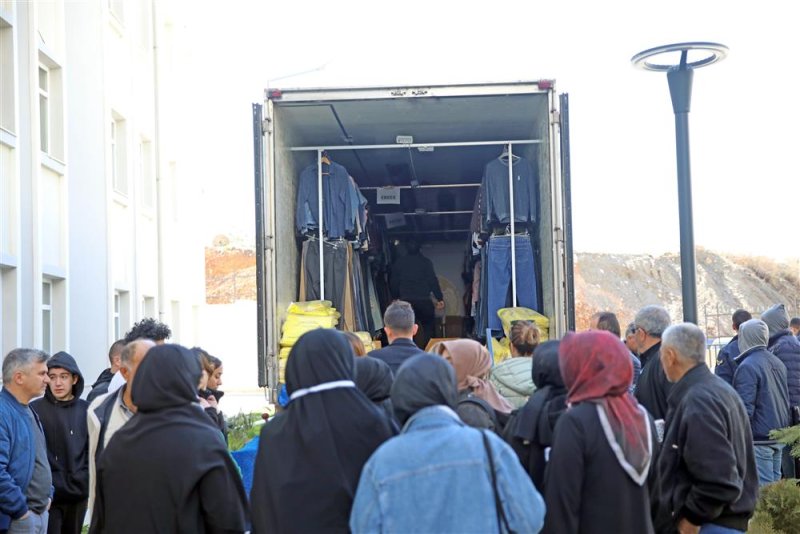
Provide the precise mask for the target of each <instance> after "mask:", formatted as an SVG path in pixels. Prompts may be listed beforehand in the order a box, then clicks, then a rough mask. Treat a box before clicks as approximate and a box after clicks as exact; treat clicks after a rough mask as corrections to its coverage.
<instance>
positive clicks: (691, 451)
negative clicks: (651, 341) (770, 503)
mask: <svg viewBox="0 0 800 534" xmlns="http://www.w3.org/2000/svg"><path fill="white" fill-rule="evenodd" d="M662 340H663V341H662V344H661V354H660V358H661V361H660V363H661V366H662V370H663V371H664V374H665V376H666V377H667V379H668V380H669V381H670V382H671V383H673V387H672V391H671V392H670V394H669V398H668V404H669V411H668V415H667V420H666V428H665V431H664V442H663V443H662V447H661V454H660V455H659V458H658V463H657V466H656V471H657V475H658V476H657V480H658V482H657V487H656V488H655V489H656V491H655V492H654V495H653V499H654V500H655V510H656V513H655V520H654V526H655V530H656V532H675V531H676V530H677V532H679V533H681V534H689V533H691V534H696V533H697V532H700V529H701V528H702V529H703V532H709V533H713V532H718V533H732V532H742V533H744V532H745V531H746V530H747V523H748V521H749V519H750V517H752V515H753V512H754V511H755V506H756V499H757V496H758V476H757V474H756V463H755V458H754V456H753V446H752V439H753V438H752V434H751V432H750V424H749V421H748V418H747V411H746V410H745V407H744V404H743V403H742V400H741V399H740V398H739V396H738V395H737V394H736V392H735V391H734V390H733V388H731V386H729V385H728V384H726V383H725V381H723V380H720V379H719V378H718V377H716V376H714V374H712V373H711V371H710V370H709V368H708V367H707V366H706V364H705V355H706V336H705V335H704V334H703V331H702V330H700V329H699V328H698V327H697V326H695V325H693V324H691V323H681V324H677V325H674V326H670V327H669V328H667V329H666V331H665V332H664V333H663V335H662Z"/></svg>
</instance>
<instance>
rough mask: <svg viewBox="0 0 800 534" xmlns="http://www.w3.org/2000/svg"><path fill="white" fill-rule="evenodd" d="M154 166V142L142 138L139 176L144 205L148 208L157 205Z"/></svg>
mask: <svg viewBox="0 0 800 534" xmlns="http://www.w3.org/2000/svg"><path fill="white" fill-rule="evenodd" d="M153 167H154V165H153V143H151V142H150V141H149V140H147V139H142V141H141V143H139V177H140V179H141V199H142V205H143V206H144V207H145V208H148V209H153V207H154V206H155V191H156V183H155V173H154V172H153Z"/></svg>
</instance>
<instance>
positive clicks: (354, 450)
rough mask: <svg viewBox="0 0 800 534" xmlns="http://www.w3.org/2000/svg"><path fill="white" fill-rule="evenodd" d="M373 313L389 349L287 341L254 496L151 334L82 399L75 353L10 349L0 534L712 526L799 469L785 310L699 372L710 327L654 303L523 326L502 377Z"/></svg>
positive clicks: (197, 361)
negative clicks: (782, 438)
mask: <svg viewBox="0 0 800 534" xmlns="http://www.w3.org/2000/svg"><path fill="white" fill-rule="evenodd" d="M384 323H385V331H386V334H387V337H388V339H389V341H390V343H389V344H388V345H387V346H385V347H383V348H381V349H378V350H374V351H372V352H369V353H367V352H366V350H365V348H364V345H363V344H362V342H361V340H360V338H358V337H357V336H354V335H348V334H346V333H341V332H338V331H336V330H332V329H317V330H312V331H310V332H308V333H306V334H304V335H303V336H301V337H300V338H299V339H298V341H297V343H296V344H295V345H294V346H293V348H292V350H291V354H290V356H289V359H288V364H287V367H286V374H285V376H286V384H285V386H286V389H285V393H284V394H285V397H286V398H285V401H284V402H283V403H282V404H283V406H282V409H281V410H280V412H279V413H278V414H277V415H276V416H275V417H273V418H272V419H270V420H269V421H268V422H267V423H266V424H265V425H264V427H263V429H262V431H261V436H260V440H259V448H258V453H257V457H256V462H255V468H254V476H253V484H252V489H251V491H250V494H249V495H248V494H247V493H246V491H245V489H244V485H243V482H242V477H241V475H240V473H239V470H238V467H237V466H236V464H235V462H234V461H233V460H232V458H231V456H230V454H229V453H228V451H227V447H226V439H227V437H226V436H227V435H226V431H227V429H226V426H225V418H224V416H223V415H222V413H221V412H220V410H219V399H220V396H221V392H220V391H219V386H220V385H221V375H222V362H221V361H220V360H219V359H217V358H215V357H214V356H212V355H210V354H208V352H206V351H204V350H202V349H200V348H198V347H195V348H192V349H188V348H185V347H182V346H180V345H176V344H168V343H165V341H166V340H167V339H168V338H169V337H170V332H169V329H168V328H167V327H166V326H165V325H163V324H161V323H159V322H157V321H154V320H152V319H148V320H145V321H142V322H141V323H138V324H137V325H135V326H134V328H133V329H132V331H131V332H129V333H128V334H127V335H126V337H125V339H123V340H120V341H119V342H117V343H114V344H113V345H112V347H111V349H110V351H109V364H110V367H109V368H108V369H107V370H106V371H104V372H103V373H102V374H101V376H100V377H99V378H98V379H97V381H95V383H94V385H93V386H92V391H91V392H90V393H89V396H88V399H89V400H82V399H81V396H82V394H83V389H84V377H83V375H82V374H81V371H80V369H79V367H78V365H77V363H76V361H75V359H74V358H73V357H72V356H70V355H69V354H67V353H65V352H59V353H57V354H55V355H53V356H52V357H48V355H47V354H45V353H43V352H42V351H38V350H34V349H15V350H13V351H11V352H10V353H9V354H7V355H6V357H5V359H4V360H3V389H2V391H0V531H6V532H12V533H19V532H25V533H29V532H36V533H44V532H65V533H72V532H80V529H81V526H82V525H83V523H84V522H85V520H84V518H85V517H86V516H87V509H88V510H89V513H88V516H89V517H90V518H91V520H90V532H94V533H106V532H108V533H127V532H131V533H133V532H136V533H140V532H187V533H195V532H248V531H251V532H254V533H267V532H280V533H284V532H287V533H292V532H297V533H305V532H354V533H360V532H364V533H372V532H459V533H460V532H498V533H499V532H520V533H522V532H526V533H527V532H540V531H541V532H545V533H594V532H597V533H608V532H619V533H648V532H658V533H674V532H678V533H681V534H687V533H696V532H703V533H706V534H715V533H723V534H725V533H736V532H745V531H746V530H747V527H748V522H749V520H750V518H751V517H752V515H753V513H754V510H755V505H756V501H757V498H758V492H759V487H760V486H763V485H766V484H769V483H772V482H775V481H776V480H778V479H780V478H781V477H787V478H788V477H792V476H794V473H795V472H794V468H795V465H794V462H793V460H792V458H791V457H790V455H789V454H788V450H787V448H786V447H784V446H783V445H782V444H780V443H778V442H777V441H775V440H774V439H773V438H772V431H773V430H776V429H780V428H784V427H786V426H789V425H790V424H796V423H798V422H800V421H798V415H797V412H798V411H800V408H798V405H800V338H798V336H800V319H798V320H795V319H792V320H791V321H790V320H789V317H788V315H787V313H786V310H785V308H784V307H783V305H780V304H778V305H775V306H773V307H771V308H769V309H768V310H766V311H764V312H763V313H762V314H761V315H760V318H758V319H755V318H753V317H752V316H751V314H750V313H748V312H747V311H745V310H737V311H736V312H735V313H734V314H733V316H732V323H733V324H732V326H733V328H734V330H735V331H736V333H737V335H736V336H735V337H734V338H733V339H732V340H731V342H730V343H728V344H727V345H726V346H725V347H724V348H723V350H721V351H720V353H719V357H718V361H717V364H716V366H715V368H714V370H713V372H712V370H711V369H710V368H709V367H708V365H707V364H706V356H707V343H706V337H705V334H704V333H703V332H702V330H701V329H700V328H698V327H697V326H696V325H693V324H690V323H680V324H671V320H670V317H669V314H668V312H667V310H666V309H664V308H663V307H660V306H646V307H644V308H642V309H641V310H639V311H638V313H637V314H636V316H635V318H634V320H633V322H632V323H631V324H630V325H628V327H627V328H626V330H625V332H624V333H623V332H622V329H621V327H620V323H619V321H618V319H617V317H616V316H615V314H614V313H611V312H600V313H597V314H595V315H594V316H593V317H592V319H591V321H590V323H591V324H590V328H589V330H588V331H585V332H579V333H568V334H567V335H566V336H564V337H563V338H562V339H560V340H547V341H542V340H541V339H540V338H541V334H540V332H539V330H538V329H537V327H536V325H535V324H533V323H531V322H527V321H519V322H517V323H515V324H514V325H513V326H512V328H511V331H510V334H509V338H510V343H511V355H512V357H511V358H510V359H508V360H506V361H504V362H501V363H500V364H498V365H494V362H493V359H492V356H491V355H490V354H489V352H488V351H487V349H486V348H485V347H484V346H483V345H481V344H480V343H479V342H478V341H475V340H471V339H453V340H445V341H441V342H439V343H437V344H435V345H434V346H433V347H432V348H431V349H430V351H429V352H424V351H422V350H421V349H419V348H417V346H416V345H415V344H414V343H413V336H414V334H415V331H416V330H417V328H418V326H417V321H416V318H415V314H414V309H413V307H412V306H411V305H410V304H409V303H407V302H404V301H395V302H393V303H392V304H391V305H390V306H389V307H388V308H387V309H386V312H385V314H384ZM623 334H624V337H623ZM715 374H716V375H717V376H715Z"/></svg>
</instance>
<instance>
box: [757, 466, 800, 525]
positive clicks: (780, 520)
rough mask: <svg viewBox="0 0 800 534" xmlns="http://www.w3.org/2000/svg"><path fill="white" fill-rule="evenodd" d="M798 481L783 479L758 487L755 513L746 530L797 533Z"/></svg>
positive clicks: (799, 493)
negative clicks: (758, 492) (758, 493)
mask: <svg viewBox="0 0 800 534" xmlns="http://www.w3.org/2000/svg"><path fill="white" fill-rule="evenodd" d="M798 483H800V481H798V480H797V479H785V480H780V481H778V482H775V483H773V484H768V485H766V486H763V487H762V488H761V489H760V495H759V497H758V504H757V505H756V513H755V516H754V517H753V520H752V522H751V523H750V528H749V529H748V532H750V533H759V534H769V533H775V534H797V533H798V532H800V485H798Z"/></svg>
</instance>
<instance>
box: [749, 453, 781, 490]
mask: <svg viewBox="0 0 800 534" xmlns="http://www.w3.org/2000/svg"><path fill="white" fill-rule="evenodd" d="M783 447H784V446H783V445H781V444H772V445H755V446H753V449H754V451H755V456H756V471H758V485H759V486H765V485H766V484H771V483H772V482H777V481H778V480H780V479H781V462H782V460H783Z"/></svg>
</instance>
